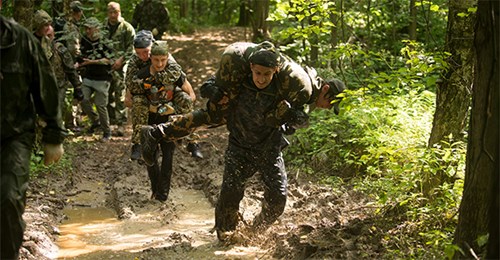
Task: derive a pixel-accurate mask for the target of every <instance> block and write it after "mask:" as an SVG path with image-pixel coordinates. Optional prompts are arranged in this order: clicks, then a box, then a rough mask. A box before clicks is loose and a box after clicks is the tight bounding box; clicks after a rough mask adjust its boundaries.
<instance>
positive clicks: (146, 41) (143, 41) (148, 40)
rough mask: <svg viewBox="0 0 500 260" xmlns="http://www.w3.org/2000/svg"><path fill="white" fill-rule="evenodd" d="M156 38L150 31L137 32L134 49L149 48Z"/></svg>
mask: <svg viewBox="0 0 500 260" xmlns="http://www.w3.org/2000/svg"><path fill="white" fill-rule="evenodd" d="M153 41H154V38H153V33H152V32H151V31H148V30H141V31H139V32H137V34H136V35H135V38H134V47H135V48H139V49H142V48H147V47H149V46H151V44H152V43H153Z"/></svg>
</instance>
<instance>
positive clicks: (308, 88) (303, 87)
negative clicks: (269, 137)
mask: <svg viewBox="0 0 500 260" xmlns="http://www.w3.org/2000/svg"><path fill="white" fill-rule="evenodd" d="M278 79H279V81H280V83H281V86H280V93H279V96H280V97H281V101H280V102H278V104H277V106H276V109H274V110H271V111H270V112H269V113H268V114H267V115H266V124H268V125H270V126H273V127H275V126H280V125H282V124H285V123H290V121H294V122H293V123H294V124H297V122H296V121H297V120H299V121H302V122H301V123H300V124H307V116H306V114H305V112H304V108H305V105H306V104H307V103H308V102H309V100H310V99H311V96H312V94H313V87H314V86H313V81H312V80H311V77H310V75H309V74H308V73H307V72H306V71H305V70H304V69H303V68H302V67H301V66H300V65H298V64H297V63H295V62H288V63H287V64H285V66H283V67H282V69H281V71H280V72H279V73H278ZM299 117H300V118H299ZM304 118H305V119H304ZM304 120H305V121H306V122H304Z"/></svg>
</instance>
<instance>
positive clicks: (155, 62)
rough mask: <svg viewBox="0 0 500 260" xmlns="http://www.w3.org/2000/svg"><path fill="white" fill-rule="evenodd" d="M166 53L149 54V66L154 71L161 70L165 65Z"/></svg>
mask: <svg viewBox="0 0 500 260" xmlns="http://www.w3.org/2000/svg"><path fill="white" fill-rule="evenodd" d="M167 62H168V55H153V56H151V66H152V67H153V70H154V71H155V72H158V71H162V70H164V69H165V67H166V66H167Z"/></svg>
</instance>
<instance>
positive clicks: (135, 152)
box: [130, 144, 142, 161]
mask: <svg viewBox="0 0 500 260" xmlns="http://www.w3.org/2000/svg"><path fill="white" fill-rule="evenodd" d="M141 153H142V148H141V145H140V144H133V145H132V152H131V153H130V159H131V160H133V161H135V160H139V159H141Z"/></svg>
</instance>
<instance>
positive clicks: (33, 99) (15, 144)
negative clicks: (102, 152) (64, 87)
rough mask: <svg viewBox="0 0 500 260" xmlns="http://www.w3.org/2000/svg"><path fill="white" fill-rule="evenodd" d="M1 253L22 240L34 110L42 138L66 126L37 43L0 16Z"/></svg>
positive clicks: (52, 137)
mask: <svg viewBox="0 0 500 260" xmlns="http://www.w3.org/2000/svg"><path fill="white" fill-rule="evenodd" d="M0 57H2V62H0V86H2V87H1V88H0V99H1V100H0V127H1V129H0V135H1V142H0V160H1V168H0V184H1V185H0V222H1V224H0V229H1V232H0V244H1V247H0V259H17V257H18V255H19V248H20V247H21V244H22V242H23V232H24V229H25V223H24V221H23V218H22V215H23V213H24V209H25V206H26V190H27V189H28V180H29V171H30V158H31V153H32V149H33V144H34V139H35V138H34V133H35V118H36V114H38V116H39V117H40V118H42V119H43V120H44V121H45V122H46V123H47V126H46V127H44V128H43V129H42V135H43V136H42V142H43V143H49V144H61V143H62V142H63V140H64V136H65V131H64V128H63V126H62V120H61V113H60V110H59V107H60V106H59V98H58V86H57V83H56V80H55V77H54V75H53V74H52V70H51V68H50V64H49V62H48V60H47V58H46V56H45V54H44V52H43V50H42V49H41V46H40V43H39V42H38V40H37V39H36V38H35V37H34V36H33V34H32V33H31V32H28V31H27V30H26V29H25V28H24V27H22V26H20V25H18V24H17V23H15V22H14V21H13V20H7V19H6V18H4V17H3V16H0Z"/></svg>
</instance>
